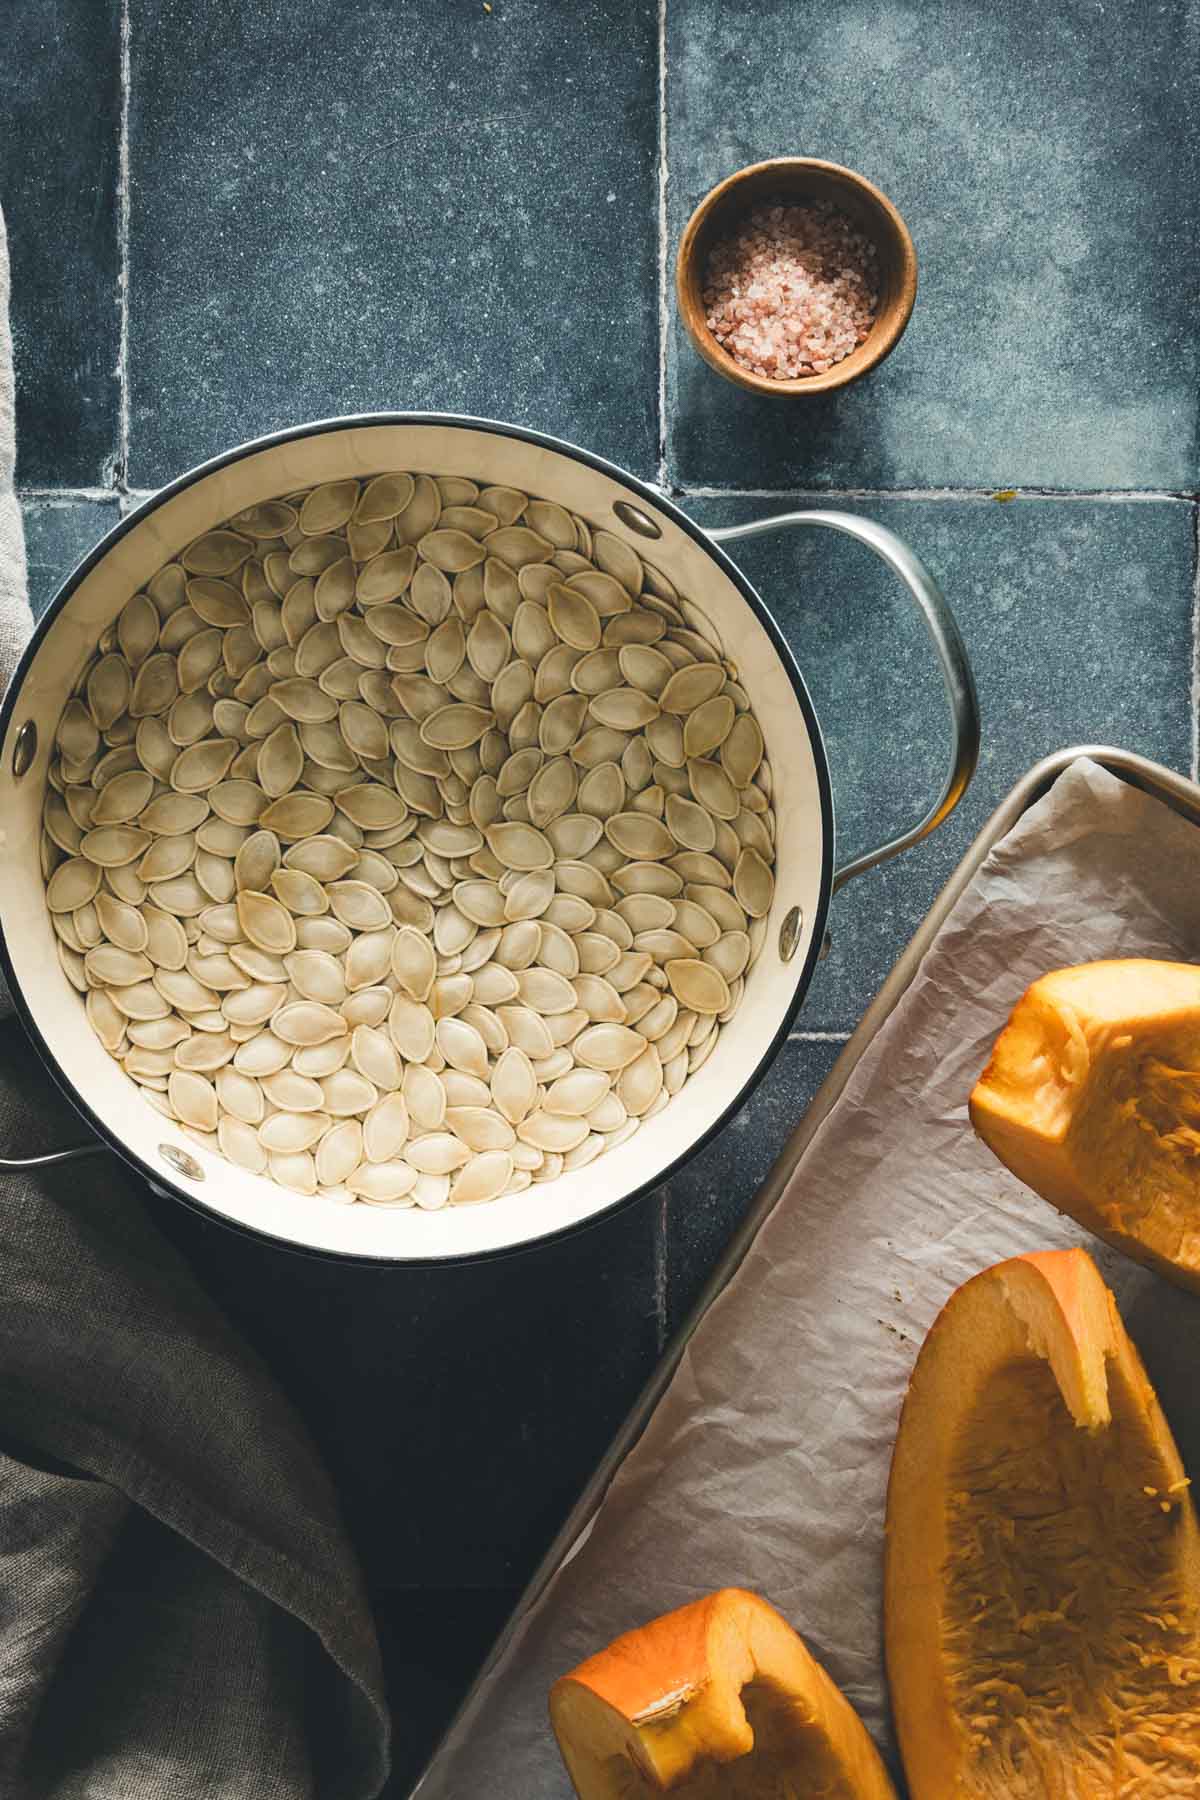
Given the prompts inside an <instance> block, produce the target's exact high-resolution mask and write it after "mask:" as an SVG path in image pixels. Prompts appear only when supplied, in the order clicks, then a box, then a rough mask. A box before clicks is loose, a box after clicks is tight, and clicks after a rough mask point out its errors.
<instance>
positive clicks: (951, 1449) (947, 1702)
mask: <svg viewBox="0 0 1200 1800" xmlns="http://www.w3.org/2000/svg"><path fill="white" fill-rule="evenodd" d="M884 1622H885V1637H886V1646H887V1666H888V1677H889V1680H890V1683H891V1693H892V1706H893V1710H894V1713H895V1717H896V1726H897V1730H898V1733H899V1737H900V1747H901V1751H902V1754H903V1757H904V1768H905V1773H906V1775H907V1777H908V1781H909V1786H910V1788H911V1790H912V1792H913V1794H914V1795H917V1796H919V1800H950V1796H953V1797H954V1800H1179V1797H1181V1796H1183V1795H1196V1794H1200V1529H1198V1527H1197V1520H1196V1513H1195V1508H1194V1506H1193V1503H1192V1500H1191V1497H1190V1494H1189V1492H1188V1482H1187V1478H1186V1477H1185V1475H1184V1472H1183V1467H1182V1465H1181V1463H1180V1460H1179V1454H1178V1452H1177V1450H1176V1448H1175V1444H1174V1441H1173V1439H1172V1437H1171V1433H1170V1429H1169V1427H1168V1425H1167V1422H1166V1420H1165V1418H1164V1417H1163V1414H1162V1411H1161V1408H1160V1407H1159V1404H1158V1401H1157V1399H1156V1398H1155V1394H1154V1390H1153V1389H1152V1387H1151V1386H1150V1383H1149V1381H1148V1379H1147V1376H1146V1372H1145V1370H1144V1369H1143V1367H1142V1363H1141V1360H1140V1358H1139V1356H1138V1353H1137V1351H1136V1350H1135V1349H1134V1347H1133V1345H1132V1344H1131V1343H1130V1341H1129V1339H1128V1337H1127V1336H1126V1335H1125V1329H1124V1326H1123V1325H1122V1323H1121V1320H1120V1316H1119V1314H1118V1313H1117V1309H1116V1303H1115V1301H1114V1300H1113V1297H1112V1295H1111V1294H1110V1293H1109V1291H1108V1289H1107V1288H1106V1287H1105V1286H1104V1283H1103V1281H1102V1280H1101V1278H1100V1274H1099V1271H1098V1270H1097V1268H1096V1266H1095V1264H1094V1263H1093V1262H1092V1260H1091V1258H1090V1257H1089V1256H1088V1255H1087V1254H1086V1253H1085V1252H1084V1251H1082V1250H1056V1251H1047V1252H1044V1253H1042V1254H1038V1255H1032V1256H1020V1257H1015V1258H1014V1259H1013V1260H1012V1261H1009V1262H1002V1263H999V1264H998V1265H997V1266H996V1267H995V1268H992V1269H988V1270H985V1272H984V1273H983V1274H982V1275H977V1276H976V1277H975V1278H974V1280H972V1281H968V1282H967V1283H966V1284H965V1285H964V1286H963V1287H961V1288H959V1289H958V1291H957V1292H956V1293H955V1294H953V1295H952V1296H951V1298H950V1300H949V1301H948V1303H947V1304H946V1306H945V1308H944V1309H943V1311H942V1313H941V1315H940V1317H939V1318H938V1319H937V1320H936V1321H935V1323H934V1325H933V1327H932V1329H931V1330H930V1332H929V1335H928V1337H927V1338H926V1339H925V1342H924V1345H923V1346H922V1349H921V1352H920V1355H919V1356H918V1358H917V1363H916V1367H915V1369H914V1370H913V1376H912V1381H911V1384H910V1386H909V1390H908V1397H907V1399H906V1400H905V1402H904V1410H903V1413H902V1415H901V1420H900V1430H899V1434H898V1436H897V1439H896V1447H895V1453H894V1455H893V1459H892V1473H891V1481H890V1484H889V1488H888V1507H887V1549H886V1557H885V1568H884Z"/></svg>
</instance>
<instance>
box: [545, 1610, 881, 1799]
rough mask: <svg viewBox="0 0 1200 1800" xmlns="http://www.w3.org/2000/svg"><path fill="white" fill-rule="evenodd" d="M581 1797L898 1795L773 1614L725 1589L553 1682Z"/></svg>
mask: <svg viewBox="0 0 1200 1800" xmlns="http://www.w3.org/2000/svg"><path fill="white" fill-rule="evenodd" d="M550 1719H551V1723H552V1725H553V1727H554V1732H555V1736H556V1737H557V1739H558V1745H559V1749H560V1750H561V1752H562V1757H563V1761H564V1762H565V1763H566V1765H567V1771H568V1773H569V1774H570V1777H571V1780H572V1783H573V1784H574V1788H575V1792H576V1794H577V1795H578V1796H579V1800H637V1797H638V1796H643V1795H651V1794H663V1793H671V1794H675V1795H678V1796H680V1797H681V1800H759V1797H761V1800H768V1797H770V1800H776V1797H778V1800H789V1797H790V1796H793V1795H795V1796H797V1797H799V1796H800V1795H803V1796H805V1800H808V1797H809V1796H812V1800H896V1795H895V1789H894V1788H893V1787H892V1784H891V1782H890V1781H889V1779H888V1776H887V1774H886V1772H885V1770H884V1767H883V1764H882V1762H881V1761H880V1759H879V1754H878V1752H877V1751H876V1749H875V1746H874V1745H873V1744H872V1742H871V1740H870V1738H869V1737H868V1736H867V1733H866V1730H865V1729H864V1727H863V1724H862V1721H861V1720H860V1719H859V1717H858V1715H857V1713H856V1712H855V1711H854V1710H853V1708H852V1707H851V1705H850V1703H849V1701H848V1700H847V1699H846V1698H845V1696H844V1695H843V1694H842V1693H841V1692H840V1690H839V1689H838V1688H837V1687H835V1685H834V1683H833V1682H832V1681H831V1680H830V1678H829V1676H828V1675H827V1674H826V1673H825V1671H824V1669H822V1668H821V1666H820V1664H819V1663H817V1662H815V1661H814V1660H813V1658H812V1657H811V1656H810V1655H809V1653H808V1651H807V1650H806V1649H805V1647H804V1645H803V1643H802V1642H801V1640H800V1638H799V1637H797V1635H796V1633H795V1632H794V1631H793V1630H792V1628H791V1626H790V1625H789V1624H788V1623H787V1622H786V1620H784V1619H783V1618H781V1616H780V1615H779V1613H777V1612H776V1611H775V1609H774V1607H773V1606H770V1605H769V1604H768V1603H767V1601H765V1600H763V1599H760V1597H759V1596H758V1595H757V1594H751V1593H747V1592H746V1591H745V1590H744V1589H742V1588H722V1589H721V1590H720V1591H719V1592H718V1593H715V1594H709V1595H708V1596H706V1598H704V1599H702V1600H694V1601H692V1603H691V1604H690V1605H688V1606H682V1607H680V1608H679V1609H678V1611H676V1612H671V1613H666V1614H664V1616H663V1617H662V1618H659V1619H654V1620H652V1621H651V1622H650V1623H649V1624H648V1625H643V1626H642V1627H641V1628H640V1629H639V1630H637V1631H630V1632H626V1633H625V1635H624V1636H623V1637H619V1638H617V1639H615V1641H614V1642H613V1643H611V1644H610V1645H609V1646H608V1648H607V1649H606V1650H602V1651H600V1653H599V1654H598V1655H596V1656H593V1657H589V1659H588V1660H587V1661H586V1662H584V1663H581V1664H580V1665H579V1667H578V1668H577V1669H573V1670H572V1671H571V1673H570V1674H569V1675H564V1676H563V1677H562V1678H561V1679H560V1680H558V1681H556V1682H555V1684H554V1686H553V1688H552V1689H551V1691H550Z"/></svg>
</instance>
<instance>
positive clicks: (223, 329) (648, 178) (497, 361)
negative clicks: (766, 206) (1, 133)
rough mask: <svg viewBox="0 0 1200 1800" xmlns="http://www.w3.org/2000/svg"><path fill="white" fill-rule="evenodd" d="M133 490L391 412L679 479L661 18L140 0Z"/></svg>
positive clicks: (608, 12)
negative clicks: (670, 402) (672, 421)
mask: <svg viewBox="0 0 1200 1800" xmlns="http://www.w3.org/2000/svg"><path fill="white" fill-rule="evenodd" d="M131 10H132V56H133V90H132V113H131V142H130V155H131V169H132V180H133V211H132V251H131V262H132V267H131V286H130V309H131V347H132V363H133V367H132V383H133V385H132V459H131V460H132V470H133V476H132V478H133V480H134V482H135V483H136V484H156V483H158V482H160V481H162V480H164V479H165V478H166V477H168V476H171V475H174V474H176V473H178V472H179V471H180V470H182V469H183V468H185V467H187V466H188V465H189V464H192V463H194V462H196V461H197V460H198V459H200V458H201V457H203V456H205V455H207V454H209V453H211V452H213V451H217V450H220V449H223V448H225V447H227V446H229V445H231V444H234V443H237V442H239V441H240V440H242V439H244V438H247V437H250V436H252V435H253V434H254V433H256V432H261V431H264V430H268V429H271V428H273V427H277V426H280V425H284V424H290V423H295V422H298V421H301V420H304V419H310V418H320V417H324V416H328V415H330V414H334V413H345V412H354V411H360V410H373V409H377V408H384V407H406V408H412V407H416V408H429V409H434V410H439V411H470V412H477V413H484V414H488V415H492V416H497V417H500V418H507V419H514V420H516V421H518V422H520V423H524V424H529V425H535V426H538V427H541V428H544V429H546V430H549V431H553V432H557V433H561V434H562V435H564V436H567V437H570V438H577V439H580V440H582V441H583V442H584V443H586V444H588V445H589V446H590V447H592V448H594V449H598V450H601V451H603V452H604V453H606V454H607V455H609V456H611V457H613V458H615V459H616V460H618V461H619V462H622V463H624V464H626V465H632V466H633V467H635V468H636V469H638V470H639V471H641V472H642V473H648V472H650V471H652V469H653V466H654V463H655V458H656V442H657V426H656V420H655V404H656V394H657V373H656V370H657V335H658V326H657V313H656V302H655V256H656V244H655V212H654V208H655V156H656V143H657V99H656V97H657V69H656V60H655V51H656V23H655V8H654V5H653V0H582V3H581V4H579V5H577V6H572V7H571V8H570V9H569V10H568V11H566V12H563V11H561V10H560V9H558V8H555V7H550V6H534V7H530V6H527V5H521V4H517V0H494V4H493V6H492V9H491V11H490V12H488V11H485V9H484V7H483V5H482V4H481V3H480V0H464V3H463V4H460V5H456V6H453V7H450V6H445V5H442V4H440V3H439V0H418V3H416V4H412V5H407V6H405V7H403V8H397V7H395V6H393V5H391V4H388V3H386V0H314V4H311V5H308V6H305V7H300V8H297V7H295V6H291V5H284V4H281V3H280V0H268V3H267V4H265V5H262V6H254V7H249V6H244V5H241V4H235V3H234V0H219V4H215V5H210V6H204V7H197V6H196V5H194V4H193V0H132V9H131Z"/></svg>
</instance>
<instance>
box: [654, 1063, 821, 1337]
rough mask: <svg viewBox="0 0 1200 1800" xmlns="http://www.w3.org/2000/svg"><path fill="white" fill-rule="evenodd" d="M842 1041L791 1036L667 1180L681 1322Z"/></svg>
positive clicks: (675, 1322) (673, 1305) (671, 1265)
mask: <svg viewBox="0 0 1200 1800" xmlns="http://www.w3.org/2000/svg"><path fill="white" fill-rule="evenodd" d="M843 1048H844V1045H843V1044H842V1043H841V1042H840V1041H837V1042H830V1041H828V1040H825V1039H812V1038H803V1037H793V1038H790V1039H789V1040H788V1042H787V1043H786V1044H784V1045H783V1047H782V1048H781V1049H780V1051H779V1054H778V1055H777V1056H776V1058H775V1060H774V1062H773V1063H772V1064H771V1067H770V1068H769V1069H768V1070H767V1072H766V1074H765V1075H764V1077H763V1079H762V1080H761V1081H760V1083H759V1084H758V1086H757V1088H756V1089H755V1090H754V1092H753V1094H751V1096H750V1098H749V1099H748V1100H747V1102H746V1104H745V1105H744V1106H743V1107H742V1109H741V1111H740V1112H739V1113H738V1115H737V1117H736V1118H735V1119H733V1120H732V1121H731V1122H730V1123H729V1124H728V1125H727V1126H726V1127H725V1129H724V1131H723V1132H722V1133H721V1135H720V1137H718V1138H716V1139H715V1140H714V1141H713V1143H711V1144H709V1145H708V1146H707V1147H706V1148H705V1149H704V1150H702V1151H701V1152H700V1155H699V1156H697V1157H696V1159H695V1160H694V1161H693V1162H691V1163H689V1164H688V1166H687V1168H685V1169H683V1170H682V1171H681V1172H680V1173H679V1174H678V1175H675V1176H673V1177H672V1179H671V1180H670V1181H668V1182H666V1183H664V1186H663V1190H662V1194H663V1199H664V1200H665V1202H666V1222H667V1270H668V1274H667V1296H666V1298H667V1321H668V1329H669V1330H670V1331H676V1330H678V1328H679V1326H680V1325H682V1324H683V1322H684V1320H685V1319H686V1318H687V1315H688V1313H689V1311H690V1309H691V1308H692V1306H693V1305H694V1304H695V1302H696V1300H697V1298H698V1296H699V1295H700V1293H701V1291H702V1290H703V1288H704V1284H705V1282H706V1281H707V1280H708V1278H709V1276H710V1275H711V1274H712V1272H713V1270H714V1269H715V1268H716V1266H717V1264H718V1262H719V1261H720V1258H721V1253H722V1251H723V1250H724V1249H725V1246H726V1244H727V1243H728V1242H729V1239H730V1238H731V1237H732V1235H733V1233H734V1231H735V1230H736V1229H737V1227H738V1225H739V1224H740V1223H741V1221H742V1219H743V1217H744V1216H745V1214H746V1212H747V1211H748V1210H749V1208H750V1205H751V1203H752V1202H753V1200H754V1199H755V1196H756V1195H757V1193H758V1191H759V1189H760V1188H761V1186H762V1184H763V1182H764V1181H765V1180H766V1178H767V1176H768V1175H769V1173H770V1171H771V1168H772V1166H773V1164H774V1163H775V1161H776V1159H777V1157H778V1156H779V1153H780V1151H781V1150H782V1149H783V1147H784V1145H785V1144H786V1142H787V1140H788V1138H789V1137H790V1135H791V1133H792V1132H793V1131H794V1130H795V1128H796V1126H797V1125H798V1124H799V1123H800V1120H801V1119H802V1117H803V1116H804V1113H805V1111H806V1109H807V1107H808V1103H809V1101H810V1100H811V1099H812V1097H813V1095H814V1094H815V1093H816V1091H817V1089H818V1088H819V1087H820V1085H821V1083H822V1082H823V1081H824V1079H825V1077H826V1075H828V1073H829V1071H830V1069H831V1068H832V1067H833V1065H834V1063H835V1062H836V1061H837V1059H838V1056H839V1055H840V1054H841V1051H842V1049H843Z"/></svg>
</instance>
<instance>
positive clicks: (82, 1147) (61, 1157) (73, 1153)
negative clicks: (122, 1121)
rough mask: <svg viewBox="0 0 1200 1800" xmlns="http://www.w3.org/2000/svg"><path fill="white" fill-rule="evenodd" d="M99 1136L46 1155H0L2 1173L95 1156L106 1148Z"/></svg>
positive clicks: (41, 1167) (51, 1151) (42, 1167)
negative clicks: (88, 1141)
mask: <svg viewBox="0 0 1200 1800" xmlns="http://www.w3.org/2000/svg"><path fill="white" fill-rule="evenodd" d="M107 1148H108V1146H107V1145H106V1144H102V1143H101V1142H100V1139H99V1138H93V1139H92V1140H91V1142H90V1143H87V1144H76V1145H74V1146H73V1148H71V1149H70V1150H50V1151H47V1153H46V1154H45V1155H44V1156H0V1175H15V1174H18V1173H19V1172H20V1171H21V1170H22V1169H44V1168H47V1167H48V1166H49V1164H51V1163H64V1162H74V1160H75V1158H76V1157H77V1156H94V1155H95V1153H96V1151H97V1150H105V1149H107Z"/></svg>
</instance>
